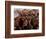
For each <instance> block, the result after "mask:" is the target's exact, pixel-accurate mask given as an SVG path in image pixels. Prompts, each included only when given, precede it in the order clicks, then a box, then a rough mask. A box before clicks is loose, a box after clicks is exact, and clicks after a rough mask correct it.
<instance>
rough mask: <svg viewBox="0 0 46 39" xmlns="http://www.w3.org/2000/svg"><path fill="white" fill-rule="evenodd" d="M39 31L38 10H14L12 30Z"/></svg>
mask: <svg viewBox="0 0 46 39" xmlns="http://www.w3.org/2000/svg"><path fill="white" fill-rule="evenodd" d="M29 29H30V30H31V29H39V10H38V9H31V8H30V9H22V8H20V9H19V8H18V9H16V8H15V9H14V30H29Z"/></svg>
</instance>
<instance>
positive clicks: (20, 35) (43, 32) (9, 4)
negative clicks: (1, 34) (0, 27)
mask: <svg viewBox="0 0 46 39" xmlns="http://www.w3.org/2000/svg"><path fill="white" fill-rule="evenodd" d="M11 5H24V6H41V7H42V33H28V34H12V35H11V34H10V31H11V30H10V29H11V25H10V18H11V17H10V15H11V13H10V6H11ZM5 6H6V8H5V9H6V14H5V15H6V16H5V17H6V26H5V28H6V29H5V38H15V37H32V36H44V34H45V8H44V6H45V5H44V3H35V2H34V3H33V2H16V1H6V2H5Z"/></svg>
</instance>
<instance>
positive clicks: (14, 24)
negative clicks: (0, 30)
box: [5, 1, 45, 38]
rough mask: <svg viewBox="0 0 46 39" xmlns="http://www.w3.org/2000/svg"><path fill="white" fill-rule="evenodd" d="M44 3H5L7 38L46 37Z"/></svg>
mask: <svg viewBox="0 0 46 39" xmlns="http://www.w3.org/2000/svg"><path fill="white" fill-rule="evenodd" d="M44 5H45V4H44V3H36V2H18V1H5V7H6V8H5V11H6V13H5V18H6V23H5V24H6V26H5V38H16V37H34V36H44V35H45V7H44Z"/></svg>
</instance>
